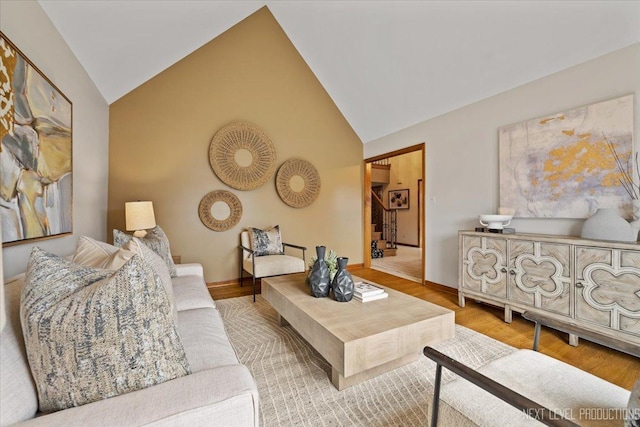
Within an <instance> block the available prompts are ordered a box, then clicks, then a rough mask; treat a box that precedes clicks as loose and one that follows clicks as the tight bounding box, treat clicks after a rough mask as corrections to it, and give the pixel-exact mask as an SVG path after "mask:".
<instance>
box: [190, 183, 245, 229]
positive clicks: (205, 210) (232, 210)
mask: <svg viewBox="0 0 640 427" xmlns="http://www.w3.org/2000/svg"><path fill="white" fill-rule="evenodd" d="M218 202H219V203H218ZM225 205H226V206H225ZM198 216H199V217H200V221H202V223H203V224H204V225H206V226H207V227H208V228H210V229H212V230H213V231H227V230H230V229H231V228H233V227H234V226H235V225H236V224H237V223H238V222H239V221H240V218H242V203H240V199H238V197H237V196H236V195H235V194H233V193H231V192H230V191H226V190H216V191H212V192H210V193H208V194H207V195H206V196H204V197H203V198H202V200H200V205H199V206H198Z"/></svg>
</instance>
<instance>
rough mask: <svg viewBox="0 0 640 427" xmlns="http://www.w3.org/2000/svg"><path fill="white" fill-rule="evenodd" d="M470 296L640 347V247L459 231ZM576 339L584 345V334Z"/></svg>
mask: <svg viewBox="0 0 640 427" xmlns="http://www.w3.org/2000/svg"><path fill="white" fill-rule="evenodd" d="M459 263H460V271H459V283H458V296H459V303H460V305H461V306H464V304H465V298H472V299H474V300H476V301H481V302H486V303H489V304H492V305H497V306H500V307H504V316H505V321H506V322H511V318H512V311H516V312H520V313H522V312H525V311H539V312H543V313H544V314H545V315H547V316H549V317H553V318H555V319H556V320H559V321H566V322H568V323H573V324H579V325H581V326H582V327H585V328H588V329H591V330H593V331H595V332H600V333H603V334H607V335H610V336H615V337H616V338H618V339H622V340H625V341H628V342H630V343H633V344H636V345H640V246H639V245H636V244H633V243H616V242H602V241H595V240H588V239H580V238H575V237H569V236H549V235H534V234H512V235H495V234H488V233H478V232H473V231H461V232H460V233H459ZM569 342H570V343H571V344H573V345H577V337H575V336H570V340H569Z"/></svg>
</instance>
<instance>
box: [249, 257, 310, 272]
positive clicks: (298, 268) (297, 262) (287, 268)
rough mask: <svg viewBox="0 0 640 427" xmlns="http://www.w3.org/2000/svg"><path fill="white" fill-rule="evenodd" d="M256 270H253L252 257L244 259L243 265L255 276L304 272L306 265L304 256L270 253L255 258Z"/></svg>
mask: <svg viewBox="0 0 640 427" xmlns="http://www.w3.org/2000/svg"><path fill="white" fill-rule="evenodd" d="M255 263H256V271H255V272H254V271H253V266H252V264H251V259H244V260H242V266H243V267H244V269H245V270H246V271H248V272H249V273H251V274H253V275H254V276H255V277H269V276H275V275H280V274H291V273H302V272H303V271H305V268H306V267H305V265H304V261H303V260H302V258H297V257H294V256H291V255H268V256H263V257H257V258H255Z"/></svg>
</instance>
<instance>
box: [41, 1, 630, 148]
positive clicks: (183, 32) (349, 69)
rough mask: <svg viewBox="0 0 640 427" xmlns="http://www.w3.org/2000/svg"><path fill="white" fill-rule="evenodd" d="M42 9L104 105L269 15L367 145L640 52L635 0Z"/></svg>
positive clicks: (96, 4)
mask: <svg viewBox="0 0 640 427" xmlns="http://www.w3.org/2000/svg"><path fill="white" fill-rule="evenodd" d="M39 2H40V4H41V5H42V7H43V8H44V10H45V12H46V13H47V14H48V15H49V17H50V18H51V20H52V21H53V23H54V25H55V26H56V27H57V29H58V30H59V31H60V33H61V34H62V36H63V37H64V39H65V40H66V41H67V43H68V44H69V46H70V47H71V49H72V50H73V52H74V53H75V55H76V56H77V57H78V59H79V60H80V62H81V63H82V65H83V66H84V67H85V69H86V70H87V72H88V73H89V75H90V76H91V78H92V79H93V81H94V82H95V84H96V86H97V87H98V89H99V90H100V92H101V93H102V94H103V96H104V98H105V99H106V100H107V102H108V103H112V102H114V101H116V100H117V99H118V98H120V97H122V96H123V95H125V94H126V93H128V92H129V91H131V90H132V89H134V88H136V87H137V86H139V85H140V84H142V83H144V82H145V81H147V80H148V79H150V78H151V77H153V76H155V75H156V74H158V73H160V72H161V71H163V70H164V69H166V68H167V67H169V66H170V65H172V64H174V63H175V62H177V61H179V60H180V59H181V58H183V57H185V56H186V55H188V54H189V53H191V52H193V51H194V50H195V49H197V48H198V47H200V46H202V45H203V44H205V43H207V42H208V41H210V40H211V39H213V38H215V37H216V36H218V35H219V34H220V33H222V32H224V31H225V30H227V29H228V28H230V27H232V26H233V25H235V24H236V23H237V22H239V21H241V20H242V19H244V18H245V17H247V16H249V15H250V14H251V13H253V12H254V11H256V10H258V9H259V8H260V7H262V6H264V5H265V4H266V5H267V6H268V7H269V9H270V10H271V12H272V13H273V15H274V16H275V18H276V19H277V21H278V22H279V23H280V25H281V26H282V28H283V29H284V31H285V32H286V33H287V35H288V36H289V38H290V39H291V41H292V42H293V44H294V45H295V46H296V48H297V49H298V51H299V52H300V54H301V55H302V56H303V58H304V59H305V60H306V61H307V63H308V64H309V66H310V67H311V69H312V70H313V72H314V73H315V75H316V76H317V77H318V79H319V80H320V82H321V83H322V85H323V86H324V87H325V89H326V90H327V92H328V93H329V95H330V96H331V97H332V99H333V100H334V101H335V103H336V105H337V106H338V108H339V109H340V110H341V111H342V113H343V114H344V116H345V118H346V119H347V120H348V121H349V123H350V124H351V126H352V127H353V129H354V130H355V131H356V133H357V134H358V135H359V136H360V138H361V139H362V141H363V142H368V141H371V140H373V139H376V138H379V137H382V136H385V135H387V134H390V133H392V132H395V131H397V130H400V129H403V128H405V127H408V126H411V125H413V124H416V123H418V122H421V121H423V120H426V119H429V118H432V117H435V116H438V115H441V114H443V113H446V112H448V111H451V110H454V109H456V108H460V107H462V106H465V105H468V104H470V103H473V102H475V101H478V100H480V99H483V98H486V97H489V96H492V95H495V94H497V93H500V92H503V91H505V90H508V89H511V88H513V87H516V86H519V85H522V84H524V83H527V82H530V81H533V80H535V79H538V78H540V77H543V76H546V75H549V74H551V73H554V72H556V71H560V70H562V69H565V68H568V67H570V66H572V65H576V64H579V63H581V62H585V61H588V60H589V59H592V58H595V57H598V56H600V55H603V54H605V53H608V52H611V51H613V50H616V49H620V48H623V47H625V46H628V45H630V44H633V43H636V42H640V1H637V0H636V1H579V0H569V1H483V0H475V1H367V0H359V1H338V0H333V1H332V0H316V1H301V0H299V1H266V2H264V1H263V2H259V1H212V0H208V1H207V0H199V1H192V0H128V1H121V0H84V1H78V0H39ZM639 78H640V77H639Z"/></svg>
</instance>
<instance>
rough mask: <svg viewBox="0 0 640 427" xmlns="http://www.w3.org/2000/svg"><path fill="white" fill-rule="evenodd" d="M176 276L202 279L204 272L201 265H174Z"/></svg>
mask: <svg viewBox="0 0 640 427" xmlns="http://www.w3.org/2000/svg"><path fill="white" fill-rule="evenodd" d="M176 275H178V276H200V277H202V278H204V270H203V269H202V265H201V264H197V263H192V264H176Z"/></svg>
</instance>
